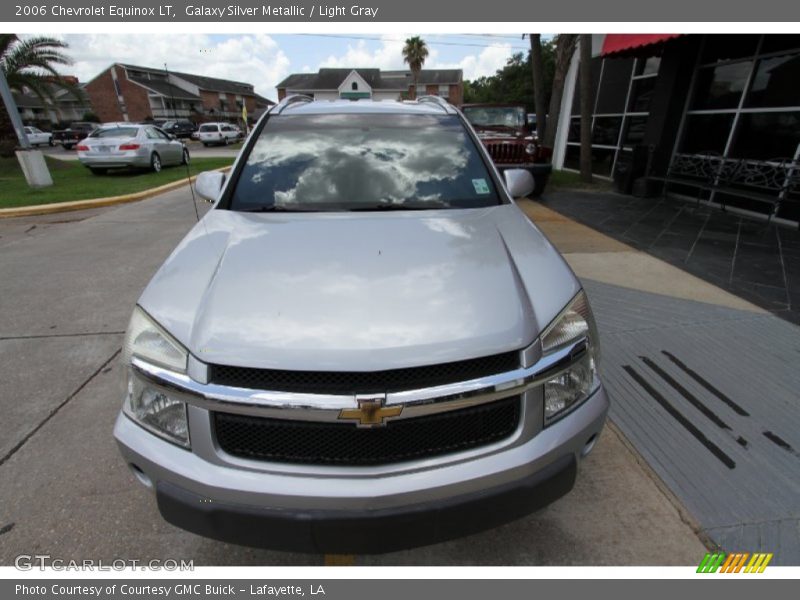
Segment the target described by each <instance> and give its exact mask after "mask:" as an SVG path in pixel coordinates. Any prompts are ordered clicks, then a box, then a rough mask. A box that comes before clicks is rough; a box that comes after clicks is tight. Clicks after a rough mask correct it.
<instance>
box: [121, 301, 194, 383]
mask: <svg viewBox="0 0 800 600" xmlns="http://www.w3.org/2000/svg"><path fill="white" fill-rule="evenodd" d="M134 356H136V357H138V358H141V359H143V360H146V361H147V362H149V363H153V364H156V365H158V366H160V367H164V368H166V369H170V370H171V371H177V372H179V373H185V372H186V361H187V359H188V357H189V353H188V352H187V351H186V349H185V348H184V347H183V346H181V345H180V343H178V342H177V341H176V340H175V339H174V338H173V337H172V336H171V335H170V334H168V333H167V332H166V331H164V330H163V329H162V328H161V327H159V326H158V324H157V323H156V322H155V321H153V320H152V319H151V318H150V317H149V316H148V315H147V313H146V312H144V311H143V310H142V309H141V308H139V307H138V306H137V307H136V308H135V309H134V310H133V315H131V321H130V323H129V324H128V332H127V334H126V335H125V345H124V346H123V347H122V361H123V364H125V365H127V364H130V362H131V358H133V357H134Z"/></svg>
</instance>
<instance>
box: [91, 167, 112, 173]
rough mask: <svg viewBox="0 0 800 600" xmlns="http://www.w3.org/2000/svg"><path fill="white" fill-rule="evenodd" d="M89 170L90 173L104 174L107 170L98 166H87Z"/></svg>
mask: <svg viewBox="0 0 800 600" xmlns="http://www.w3.org/2000/svg"><path fill="white" fill-rule="evenodd" d="M89 170H90V171H91V172H92V175H105V174H106V173H107V172H108V169H101V168H99V167H89Z"/></svg>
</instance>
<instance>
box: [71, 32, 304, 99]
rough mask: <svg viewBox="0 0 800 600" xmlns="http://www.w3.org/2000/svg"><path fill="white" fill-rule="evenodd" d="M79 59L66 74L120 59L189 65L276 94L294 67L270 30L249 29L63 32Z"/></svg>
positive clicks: (89, 73) (84, 74) (88, 74)
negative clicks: (216, 34)
mask: <svg viewBox="0 0 800 600" xmlns="http://www.w3.org/2000/svg"><path fill="white" fill-rule="evenodd" d="M59 37H61V38H62V39H63V40H64V41H66V42H67V43H68V44H69V50H68V51H67V53H68V54H69V55H70V56H71V57H72V58H73V60H74V64H73V65H71V66H69V67H64V68H63V69H62V72H63V73H64V74H74V75H77V76H78V78H79V79H80V80H81V81H89V80H90V79H92V78H93V77H95V76H96V75H97V74H98V73H100V72H101V71H103V70H104V69H106V68H107V67H108V66H109V65H110V64H112V63H114V62H121V63H130V64H134V65H141V66H144V67H151V68H157V69H158V68H163V67H164V63H167V66H168V68H169V69H170V70H171V71H184V72H186V73H194V74H197V75H205V76H208V77H220V78H223V79H232V80H235V81H243V82H246V83H252V84H253V86H254V87H255V89H256V91H257V92H258V93H259V94H262V95H264V96H266V97H268V98H273V99H274V98H275V84H276V83H278V82H279V81H280V80H281V79H283V78H284V77H286V75H287V74H288V73H289V58H288V57H287V56H286V54H285V53H284V52H283V50H281V48H280V47H279V46H278V44H277V43H276V42H275V40H273V39H272V38H271V37H270V36H268V35H264V34H252V35H251V34H248V35H239V36H232V37H229V38H226V39H224V40H221V41H220V40H213V39H212V38H211V36H208V35H200V34H198V35H191V34H187V35H183V34H178V35H161V34H155V35H148V34H131V35H119V34H115V35H108V34H87V35H62V36H59Z"/></svg>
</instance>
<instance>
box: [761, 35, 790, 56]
mask: <svg viewBox="0 0 800 600" xmlns="http://www.w3.org/2000/svg"><path fill="white" fill-rule="evenodd" d="M783 50H798V51H800V35H797V34H796V33H795V34H789V33H784V34H774V35H766V36H764V41H763V43H762V44H761V53H762V54H769V53H770V52H781V51H783Z"/></svg>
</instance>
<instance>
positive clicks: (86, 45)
mask: <svg viewBox="0 0 800 600" xmlns="http://www.w3.org/2000/svg"><path fill="white" fill-rule="evenodd" d="M410 35H414V34H407V35H406V34H376V35H368V34H342V35H334V34H308V35H267V34H241V35H206V34H169V35H161V34H142V33H137V34H130V35H121V34H119V33H115V34H100V33H97V34H64V35H58V36H56V37H59V38H61V39H63V40H64V41H65V42H67V44H69V49H68V50H67V53H68V54H69V55H70V56H71V57H72V59H73V60H74V64H72V65H70V66H68V67H64V68H62V69H60V71H61V72H62V73H63V74H65V75H66V74H71V75H77V76H78V78H79V79H80V81H82V82H86V81H89V80H91V79H92V78H93V77H94V76H96V75H97V74H98V73H100V72H101V71H103V70H104V69H106V68H107V67H108V66H109V65H110V64H111V63H113V62H121V63H130V64H134V65H141V66H145V67H154V68H163V67H164V64H165V63H166V64H167V68H168V69H169V70H173V71H184V72H187V73H196V74H198V75H206V76H209V77H220V78H226V79H233V80H236V81H244V82H247V83H252V84H253V85H254V86H255V89H256V92H258V93H259V94H261V95H263V96H266V97H267V98H271V99H273V100H275V99H276V96H277V92H276V90H275V85H276V84H277V83H278V82H279V81H281V80H282V79H283V78H284V77H286V76H287V75H289V74H291V73H302V72H316V71H317V70H318V69H319V68H321V67H377V68H380V69H403V68H405V66H404V64H403V57H402V54H401V50H402V47H403V41H404V40H405V39H406V38H407V37H409V36H410ZM421 37H422V38H423V39H424V40H425V41H426V43H427V44H428V49H429V52H430V54H429V56H428V59H427V60H426V61H425V67H424V68H428V69H436V68H438V69H463V71H464V79H475V78H476V77H480V76H483V75H493V74H494V73H495V71H496V70H497V69H499V68H501V67H502V66H503V65H504V64H505V63H506V60H507V59H508V58H509V57H510V56H511V55H512V54H513V53H515V52H522V51H524V50H525V49H527V47H528V40H527V38H526V39H522V36H521V34H520V35H513V34H463V35H435V34H425V35H422V36H421Z"/></svg>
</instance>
